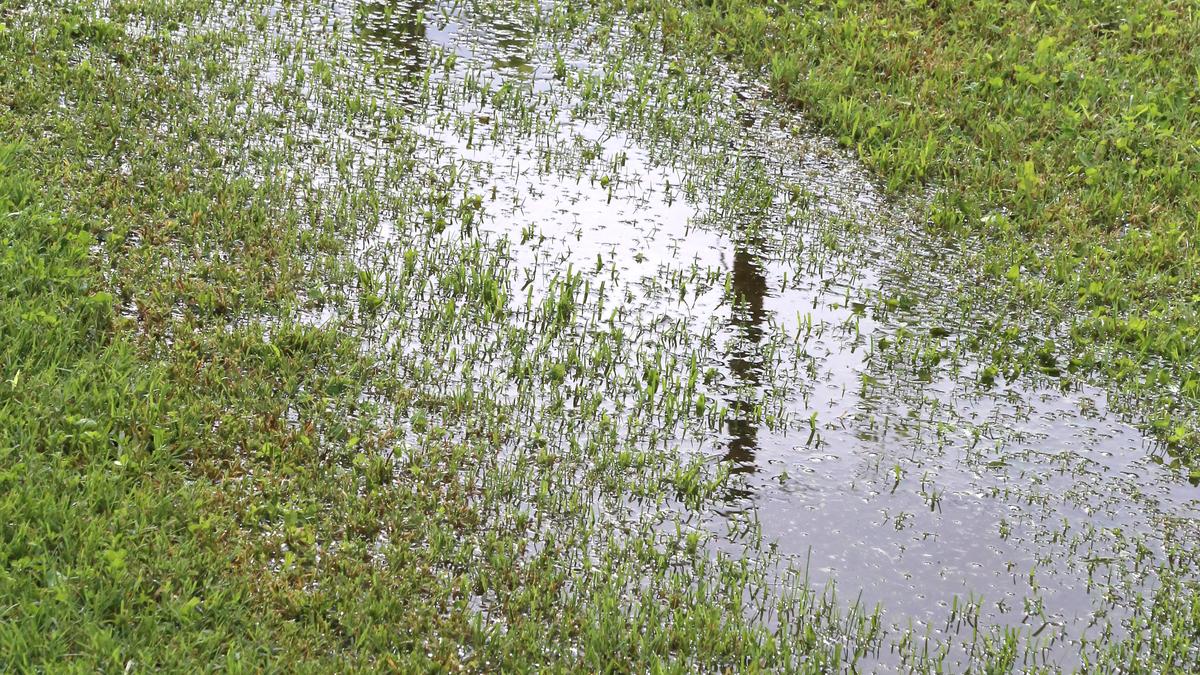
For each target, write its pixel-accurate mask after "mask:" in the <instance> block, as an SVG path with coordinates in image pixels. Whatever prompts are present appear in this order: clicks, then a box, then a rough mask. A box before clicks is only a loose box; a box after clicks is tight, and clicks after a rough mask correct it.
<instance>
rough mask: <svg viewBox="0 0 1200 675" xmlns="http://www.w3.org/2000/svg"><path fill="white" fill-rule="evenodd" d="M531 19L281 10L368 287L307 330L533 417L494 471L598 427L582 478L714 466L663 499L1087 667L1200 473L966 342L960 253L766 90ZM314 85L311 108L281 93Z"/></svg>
mask: <svg viewBox="0 0 1200 675" xmlns="http://www.w3.org/2000/svg"><path fill="white" fill-rule="evenodd" d="M547 7H549V6H547ZM546 11H547V12H548V11H549V10H546ZM529 16H531V14H530V12H529V11H527V10H522V11H521V12H516V11H515V10H513V9H512V8H511V7H508V8H506V7H505V6H500V5H489V4H488V3H471V4H470V5H463V6H449V5H440V4H436V3H421V2H363V3H352V2H347V1H345V0H343V1H341V2H335V3H332V4H331V6H329V7H322V8H311V7H300V8H296V7H289V8H288V9H281V10H280V11H279V12H278V13H277V14H276V16H275V17H274V18H273V21H276V22H277V23H278V25H277V26H276V27H275V29H274V30H275V31H276V32H275V33H273V35H274V38H273V39H275V40H277V41H278V42H276V43H275V51H274V53H276V54H280V53H282V54H285V55H288V57H289V58H285V59H280V60H278V61H271V60H270V59H266V60H260V61H255V62H253V63H251V64H248V66H247V67H250V68H254V69H257V72H258V73H259V83H260V85H261V87H262V89H261V91H259V92H258V94H257V95H258V96H259V97H261V101H260V105H261V107H262V109H263V110H265V111H268V112H269V114H271V115H274V116H275V117H277V118H278V119H279V120H280V122H279V124H278V125H277V130H275V131H265V132H264V136H263V143H264V144H265V146H264V147H269V148H276V149H277V150H278V152H279V153H281V154H280V156H279V157H278V158H277V161H279V162H281V163H284V164H285V165H288V166H292V165H294V164H296V163H298V166H299V167H300V168H298V169H296V170H297V172H298V173H301V174H306V175H308V176H309V177H310V179H311V183H312V185H313V188H312V191H311V193H309V194H305V195H298V196H297V197H296V198H297V200H299V201H301V202H304V203H306V204H309V205H311V209H310V211H312V212H313V213H316V212H317V211H321V212H322V213H323V214H327V213H336V212H338V211H339V209H341V210H344V211H345V212H346V213H347V214H352V213H360V214H361V213H368V214H370V218H369V220H367V221H365V222H364V221H357V222H351V223H348V224H347V223H344V224H343V226H345V227H346V228H347V231H353V232H357V233H358V235H359V236H358V238H357V239H356V241H355V242H354V248H355V253H356V255H357V257H358V259H359V260H360V261H361V264H362V265H363V266H364V268H366V269H369V270H370V271H371V272H372V273H373V276H370V277H369V278H360V279H359V280H358V289H359V292H360V297H359V300H358V302H357V303H354V302H351V303H350V304H348V305H346V306H344V307H341V308H339V307H338V306H336V303H333V302H332V301H330V302H329V303H327V302H325V301H324V300H322V299H321V298H320V297H319V294H317V293H314V298H315V299H314V303H313V308H312V315H311V317H310V320H312V321H318V322H320V321H328V320H340V321H345V322H347V323H348V324H350V325H359V326H362V331H363V335H364V339H365V340H366V341H367V343H368V344H369V347H366V348H370V349H376V350H380V351H382V352H387V353H390V354H393V355H394V356H395V357H396V360H397V362H398V365H397V369H398V373H400V374H401V375H403V378H404V379H405V381H408V382H411V383H413V386H414V387H416V388H418V389H419V390H421V391H424V392H428V393H429V394H430V395H433V394H437V395H439V396H466V397H477V398H483V399H488V400H491V401H495V402H496V405H497V406H498V407H503V408H505V409H506V410H511V411H513V413H512V414H513V418H512V420H511V427H512V428H513V429H514V430H517V431H519V432H520V433H515V434H514V436H520V438H513V439H508V440H506V441H505V442H504V443H503V444H501V445H502V447H498V448H497V453H498V456H499V457H500V458H501V459H502V460H503V458H505V457H516V456H518V455H520V453H521V452H522V448H526V447H527V445H528V444H529V443H533V442H534V441H537V444H538V445H537V447H538V448H540V450H539V452H541V451H542V450H546V451H548V452H550V453H554V452H563V453H566V452H567V448H568V447H571V448H574V447H576V446H578V447H580V448H584V449H582V450H572V451H571V452H576V453H579V455H580V457H582V458H584V460H586V461H583V464H582V467H581V468H580V472H581V473H586V472H588V471H590V470H591V468H589V466H588V465H587V461H591V460H592V459H594V458H591V457H589V456H588V455H587V452H589V451H588V450H587V448H590V447H591V446H589V445H588V443H589V441H590V440H595V439H597V438H607V437H609V436H611V437H612V438H615V439H619V440H615V441H613V443H612V444H611V445H612V446H613V447H615V448H617V449H619V450H636V451H638V452H641V453H644V454H663V455H664V456H666V455H669V454H670V453H682V454H683V455H684V457H685V458H687V457H698V458H702V459H703V460H704V462H705V466H706V469H705V470H706V471H707V472H708V475H717V474H719V473H721V472H724V471H728V473H729V474H730V477H729V479H728V481H727V485H726V487H725V488H724V489H723V490H722V491H721V495H722V498H721V499H718V500H716V501H714V502H711V503H704V504H691V505H689V506H688V507H686V508H685V507H683V506H681V505H675V506H673V507H672V508H674V509H677V510H680V511H681V513H682V515H680V516H679V517H680V518H681V519H683V520H684V521H686V522H687V523H689V524H691V525H692V526H696V527H700V528H703V529H704V530H705V531H707V532H709V533H711V534H712V537H713V538H712V540H711V541H710V546H711V549H712V550H713V551H725V552H729V553H732V554H734V555H751V554H752V552H753V551H754V550H755V548H754V547H755V546H757V545H758V544H757V542H758V536H759V535H761V541H762V542H765V545H767V546H770V547H771V548H776V549H777V550H778V551H779V552H780V553H781V554H783V555H784V556H785V557H787V558H789V559H791V560H793V561H795V562H796V563H797V564H799V565H802V566H803V567H804V569H805V574H806V576H807V578H808V581H809V583H810V584H812V585H813V586H814V587H816V588H821V587H824V586H826V585H828V584H835V585H836V587H837V589H838V594H839V596H840V597H842V598H849V599H853V598H859V603H860V604H861V605H862V606H865V607H872V606H875V605H876V604H878V605H879V606H880V607H881V608H882V612H883V614H882V615H883V617H884V621H885V624H886V625H888V626H892V627H893V630H894V631H895V632H896V633H897V634H899V633H901V632H903V631H904V630H907V629H912V632H913V633H914V634H916V635H919V636H923V635H931V636H932V638H933V639H934V640H935V641H940V643H942V644H946V645H949V644H955V645H959V646H958V647H956V649H961V650H962V652H963V653H964V654H966V656H961V655H960V656H956V657H953V658H962V659H968V658H970V651H971V649H972V648H973V647H972V644H973V642H972V640H973V637H972V636H973V634H975V633H979V632H986V631H988V630H999V631H1002V630H1003V629H1005V628H1010V629H1019V630H1020V631H1021V636H1022V639H1023V640H1025V641H1026V642H1027V644H1028V645H1030V646H1029V650H1030V653H1031V654H1035V655H1036V657H1037V658H1040V659H1043V660H1045V662H1048V663H1051V664H1056V665H1060V666H1064V667H1071V666H1075V665H1078V663H1079V662H1078V661H1077V659H1078V658H1079V653H1080V649H1081V641H1084V640H1103V639H1105V638H1106V637H1108V636H1109V632H1108V631H1109V630H1111V626H1112V625H1117V626H1119V625H1120V622H1121V621H1122V620H1123V619H1124V618H1125V617H1126V613H1127V610H1128V608H1129V606H1130V604H1131V600H1132V599H1133V598H1136V597H1139V596H1145V595H1147V594H1149V593H1150V592H1151V591H1152V590H1153V588H1154V587H1155V584H1156V583H1157V578H1156V576H1155V570H1156V568H1157V566H1158V565H1159V564H1161V563H1162V562H1163V561H1164V559H1165V556H1166V554H1167V552H1168V551H1171V550H1173V551H1174V553H1173V555H1175V557H1177V558H1179V559H1189V560H1190V557H1191V555H1192V553H1193V550H1192V549H1193V548H1194V547H1195V544H1194V542H1197V541H1200V537H1198V536H1197V535H1198V534H1200V532H1197V523H1198V522H1200V520H1198V518H1197V517H1198V516H1200V492H1198V491H1197V488H1195V487H1193V486H1192V485H1190V484H1189V483H1188V482H1187V481H1186V480H1183V479H1182V478H1181V477H1180V476H1179V475H1178V474H1177V473H1176V472H1173V471H1171V470H1170V469H1168V468H1164V467H1163V466H1161V465H1159V464H1157V463H1155V462H1154V461H1153V460H1152V455H1153V451H1154V448H1153V447H1152V444H1151V443H1150V441H1148V440H1147V439H1146V438H1145V437H1144V436H1143V435H1142V434H1141V433H1140V432H1139V431H1138V430H1137V429H1136V428H1135V427H1134V426H1133V425H1131V424H1130V423H1128V422H1127V421H1123V420H1122V419H1121V418H1120V416H1118V415H1117V414H1115V413H1114V412H1113V411H1111V410H1109V408H1108V406H1107V394H1106V393H1105V391H1104V390H1102V389H1099V388H1096V387H1095V386H1092V385H1089V384H1087V383H1084V382H1077V381H1071V382H1066V383H1065V384H1064V381H1062V380H1060V379H1058V378H1050V377H1041V376H1023V377H1021V378H1018V379H1016V380H1014V381H1006V380H1005V379H1004V377H1002V376H1001V377H997V378H995V381H994V382H990V381H989V380H991V379H992V378H990V377H986V376H984V375H983V373H984V370H985V368H986V364H985V363H983V362H981V361H980V360H979V359H980V355H979V354H978V353H975V352H973V351H972V350H971V349H970V348H967V347H964V345H967V344H968V343H969V341H970V338H971V336H972V335H973V334H975V333H976V332H978V330H979V328H980V326H981V325H982V322H984V321H986V320H990V319H991V318H992V317H989V316H987V311H988V308H987V307H980V306H976V307H974V308H973V309H970V310H969V311H968V310H966V309H963V308H962V307H960V306H959V305H957V304H956V303H957V299H958V298H959V294H958V291H959V290H960V289H961V288H963V287H969V286H970V284H972V283H975V280H973V279H971V278H969V277H965V276H963V271H962V270H960V269H957V268H956V267H955V265H954V262H955V261H956V260H960V259H961V258H962V255H961V254H962V250H961V249H962V247H967V246H970V243H969V242H957V243H947V242H945V241H942V240H939V239H938V238H936V237H934V236H931V235H929V234H927V233H925V232H924V231H923V230H922V228H921V227H919V226H918V225H916V224H914V223H913V222H912V221H911V217H910V215H909V214H910V213H911V209H910V208H909V207H908V206H906V205H905V204H898V203H893V202H890V201H889V200H888V199H886V198H885V197H884V196H883V195H882V194H881V191H880V190H879V189H878V187H877V186H876V185H875V184H874V183H873V182H872V180H871V179H870V177H869V176H868V175H867V174H866V172H865V171H863V170H862V169H861V168H859V167H857V165H855V163H854V162H853V160H852V159H850V158H849V157H848V156H847V155H846V154H844V153H843V152H841V151H840V150H838V149H837V148H836V147H834V145H833V144H831V143H830V142H829V141H828V140H827V139H823V138H821V137H819V136H814V135H812V134H811V133H809V132H808V131H807V127H806V126H805V125H804V122H803V120H802V119H799V118H797V117H796V116H795V115H794V114H792V113H791V112H789V111H785V110H780V109H778V108H776V107H774V106H773V105H772V104H771V103H770V102H769V101H768V100H767V99H766V96H765V94H764V93H763V92H762V91H761V90H759V89H758V88H756V87H755V86H752V85H750V84H747V83H745V82H743V81H739V80H738V79H737V78H736V77H734V76H733V75H731V74H729V73H725V72H722V71H720V69H719V68H718V69H714V68H713V67H711V65H710V66H708V67H707V69H706V70H705V71H704V72H699V71H697V72H692V73H688V74H686V75H685V74H683V73H682V72H681V71H682V70H686V69H687V68H688V66H687V65H686V64H679V63H673V62H668V61H664V60H663V59H662V58H661V55H656V54H653V53H650V52H648V51H646V50H645V49H644V44H645V43H644V42H641V41H639V40H640V39H639V38H637V37H634V36H632V35H621V34H620V30H621V29H620V28H619V27H618V28H616V29H612V30H613V31H615V32H613V33H612V34H611V39H610V40H608V41H603V40H600V41H598V39H597V33H600V34H602V35H608V34H609V31H608V29H600V30H597V28H596V27H595V26H590V27H586V28H587V29H586V30H584V27H579V29H578V30H576V31H574V32H570V31H567V30H566V29H565V27H564V26H562V25H549V22H547V24H548V25H540V26H539V25H533V23H531V22H530V21H529ZM536 16H546V14H542V13H538V14H536ZM534 23H536V22H534ZM301 76H302V77H303V78H304V81H305V84H304V87H305V91H306V92H307V96H306V98H305V99H303V101H304V107H303V108H298V107H296V105H295V101H291V100H283V99H282V98H281V99H280V100H274V98H273V96H274V95H273V93H272V92H273V87H275V86H276V85H278V83H280V82H294V81H297V80H298V79H300V78H301ZM284 159H286V162H284V161H283V160H284ZM269 165H270V164H269V163H268V162H260V163H259V165H258V168H257V169H256V168H252V167H248V169H247V170H248V171H251V172H253V171H255V170H260V171H265V170H267V169H265V168H263V167H264V166H269ZM363 200H367V201H368V202H370V203H366V204H364V203H363ZM370 200H374V201H370ZM444 213H452V214H454V217H453V218H451V219H445V220H444V216H443V215H441V214H444ZM323 217H326V216H323ZM443 220H444V222H443ZM375 296H378V297H381V298H382V297H388V298H392V299H394V300H396V301H397V302H399V304H400V305H401V306H403V307H405V308H406V311H402V312H401V311H397V312H393V313H390V314H387V315H385V316H376V315H373V314H372V311H374V310H373V309H372V308H371V307H370V305H371V304H372V303H370V302H369V301H367V300H364V298H371V297H375ZM397 416H398V417H397V419H398V420H399V421H400V423H401V424H404V425H407V426H408V427H410V428H411V426H412V425H411V420H410V419H409V417H410V416H411V415H410V411H407V410H405V411H401V412H398V413H397ZM455 433H457V434H459V435H460V436H462V437H467V438H469V437H470V435H471V433H472V432H471V430H470V429H467V428H464V429H459V430H457V431H455ZM531 439H532V440H531ZM506 453H507V454H506ZM513 461H516V460H513ZM614 480H616V479H614ZM618 501H619V500H618ZM634 501H636V500H634ZM614 508H617V507H614ZM641 508H643V510H649V509H647V508H646V507H641ZM634 510H636V509H634V508H632V507H628V510H627V511H625V512H624V513H627V514H628V513H632V512H633V511H634ZM659 517H663V518H665V517H664V516H659ZM619 519H620V518H619V517H618V518H616V520H619ZM747 522H751V523H753V528H752V530H753V534H752V535H751V534H747V530H745V529H744V527H743V526H744V524H745V523H747ZM731 531H732V534H731ZM1117 630H1118V633H1119V628H1118V629H1117ZM879 658H880V659H881V660H880V661H879V664H877V665H878V667H881V668H882V667H886V666H888V665H892V666H895V665H896V662H895V658H898V657H884V656H881V657H879ZM958 662H959V663H965V662H966V661H965V660H964V661H958Z"/></svg>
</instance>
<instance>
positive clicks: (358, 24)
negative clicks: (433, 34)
mask: <svg viewBox="0 0 1200 675" xmlns="http://www.w3.org/2000/svg"><path fill="white" fill-rule="evenodd" d="M427 7H428V3H427V2H425V1H424V0H389V1H388V2H379V1H374V2H364V3H362V4H361V5H359V9H358V12H357V13H356V17H355V22H354V28H355V31H356V33H357V34H358V36H359V38H360V39H361V40H363V41H365V42H367V43H368V44H371V45H372V46H373V47H375V49H376V54H377V56H378V58H379V59H380V60H381V61H382V62H384V63H386V64H388V65H391V66H394V67H396V68H397V69H399V70H402V71H405V72H407V73H408V75H409V77H410V78H413V79H415V78H417V77H420V75H421V72H422V71H423V70H424V68H425V61H426V58H427V57H428V52H429V49H428V46H427V44H426V42H425V33H426V26H425V11H426V9H427Z"/></svg>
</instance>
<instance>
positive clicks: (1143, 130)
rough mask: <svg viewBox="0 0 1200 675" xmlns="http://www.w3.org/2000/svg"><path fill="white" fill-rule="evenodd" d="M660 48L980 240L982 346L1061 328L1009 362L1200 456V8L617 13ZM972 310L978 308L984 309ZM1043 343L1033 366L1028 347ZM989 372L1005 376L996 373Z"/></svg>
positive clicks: (716, 2) (716, 6)
mask: <svg viewBox="0 0 1200 675" xmlns="http://www.w3.org/2000/svg"><path fill="white" fill-rule="evenodd" d="M619 4H621V5H622V6H623V7H626V8H629V9H631V10H632V11H633V12H634V13H635V14H636V15H638V16H640V17H641V19H640V21H641V22H642V25H643V27H644V28H646V29H648V30H655V31H657V30H661V31H662V35H663V39H664V40H665V41H666V42H667V43H668V44H671V45H675V46H679V45H684V46H685V48H686V49H689V50H691V51H693V52H704V51H707V50H711V49H712V48H713V46H714V45H715V47H716V49H717V50H718V51H720V52H722V53H724V54H726V55H728V56H730V57H732V58H733V59H735V60H738V61H739V62H743V63H744V64H745V65H747V66H748V67H750V68H752V69H755V70H757V71H761V72H762V73H764V74H765V76H766V77H767V78H768V79H769V81H770V84H771V86H772V88H773V89H774V90H775V92H776V93H777V94H778V96H780V97H782V98H783V99H785V100H787V101H790V102H793V103H795V104H797V105H799V106H801V107H802V108H803V110H804V112H805V114H806V115H807V116H808V117H809V118H810V119H811V120H812V121H813V122H814V123H815V124H816V125H817V126H818V127H820V128H821V129H823V130H825V131H827V132H829V133H831V134H832V135H833V136H835V137H836V138H838V139H839V140H840V142H841V143H842V144H843V145H845V146H847V147H849V148H852V149H853V150H854V151H855V152H856V153H857V155H858V156H859V157H861V158H862V160H863V161H864V162H865V163H866V164H868V165H869V166H871V167H872V168H873V169H874V170H875V171H877V172H878V174H879V175H880V176H881V177H882V179H883V180H884V181H886V183H887V185H888V186H889V187H890V188H892V189H893V190H897V191H899V190H914V189H915V190H923V189H924V187H925V186H927V185H930V184H932V185H933V186H935V188H936V193H935V196H934V198H933V199H932V201H931V204H930V207H929V221H930V223H931V224H932V226H933V227H935V228H940V229H942V230H944V231H945V232H946V233H947V235H948V236H951V237H959V236H970V237H972V238H975V239H976V240H977V241H979V242H981V247H980V250H979V251H978V261H977V264H976V265H975V267H976V269H977V277H976V280H975V282H976V283H978V284H981V285H986V286H989V287H991V289H992V292H991V297H992V299H993V300H994V301H995V302H996V303H997V304H999V308H998V316H997V317H996V318H995V323H996V334H997V335H998V336H1001V337H1003V336H1004V331H1005V330H1007V329H1009V328H1010V327H1013V326H1016V325H1018V324H1019V321H1018V320H1016V319H1013V318H1012V317H1017V316H1021V315H1025V314H1027V313H1028V312H1029V310H1030V308H1037V309H1038V310H1039V311H1041V312H1042V313H1043V315H1045V316H1049V317H1051V319H1052V320H1064V323H1065V326H1064V328H1063V329H1062V330H1061V331H1058V332H1057V334H1054V335H1045V334H1043V335H1028V336H1020V339H1017V338H1006V339H1005V340H1003V341H1006V342H1028V343H1029V344H1028V345H1025V346H1019V347H1018V351H1021V352H1026V351H1027V352H1029V353H1030V354H1031V355H1032V357H1031V358H1030V359H1026V360H1025V363H1024V364H1023V365H1024V367H1032V368H1034V369H1037V368H1039V367H1044V366H1045V364H1046V363H1047V361H1049V362H1051V363H1052V364H1053V363H1054V362H1055V361H1056V362H1057V364H1058V366H1059V367H1070V368H1072V369H1075V370H1093V369H1098V370H1100V371H1101V372H1103V373H1104V374H1105V375H1106V376H1111V377H1115V378H1117V379H1119V380H1121V381H1122V382H1123V383H1124V384H1123V387H1124V390H1125V391H1126V392H1127V393H1130V394H1132V395H1133V396H1135V397H1136V398H1137V399H1139V400H1140V407H1141V408H1142V410H1141V412H1142V413H1143V414H1145V413H1146V412H1147V409H1148V414H1147V415H1146V417H1147V418H1149V420H1150V426H1152V427H1153V429H1154V430H1155V431H1156V432H1157V435H1158V436H1159V437H1160V438H1161V439H1162V440H1164V441H1165V442H1166V443H1168V444H1169V445H1170V446H1172V447H1173V448H1174V450H1175V454H1177V455H1180V456H1182V457H1183V458H1184V459H1185V461H1186V462H1187V463H1189V464H1191V465H1192V466H1195V465H1196V462H1197V461H1198V458H1200V455H1197V454H1196V453H1195V449H1196V448H1197V447H1198V446H1200V436H1198V435H1197V432H1196V429H1195V424H1196V418H1195V415H1194V411H1195V408H1196V402H1197V401H1198V400H1200V333H1198V331H1200V328H1198V326H1200V315H1198V310H1200V285H1197V279H1200V274H1198V266H1200V253H1198V249H1197V247H1196V235H1197V232H1198V231H1200V182H1198V181H1197V180H1196V176H1197V175H1200V65H1198V64H1197V60H1196V58H1195V47H1194V46H1195V45H1196V44H1197V43H1198V42H1200V11H1197V8H1196V6H1195V5H1194V4H1192V3H1185V2H1163V1H1161V0H1139V1H1137V2H1091V1H1082V0H1080V1H1076V0H1070V1H1067V2H1051V3H1047V2H1022V3H1016V4H1014V3H1006V2H998V1H994V0H989V1H982V2H981V1H977V0H962V1H951V2H901V1H891V0H879V1H877V2H865V3H863V2H823V1H818V2H780V3H765V2H759V1H758V0H713V1H711V2H697V3H675V2H664V1H660V0H649V1H645V0H632V1H630V2H627V3H619ZM992 311H996V310H995V309H993V310H992ZM1047 339H1053V340H1054V341H1055V342H1057V344H1050V345H1049V347H1048V349H1049V350H1052V351H1053V352H1054V354H1056V356H1055V355H1048V354H1043V355H1042V356H1040V357H1039V356H1038V355H1037V352H1038V350H1042V351H1046V349H1047V347H1046V346H1045V345H1043V344H1041V341H1043V340H1047ZM1000 361H1007V363H998V364H997V370H999V371H1003V370H1005V369H1011V368H1012V367H1013V363H1012V359H1003V358H1001V359H1000Z"/></svg>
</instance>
